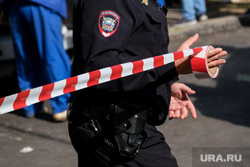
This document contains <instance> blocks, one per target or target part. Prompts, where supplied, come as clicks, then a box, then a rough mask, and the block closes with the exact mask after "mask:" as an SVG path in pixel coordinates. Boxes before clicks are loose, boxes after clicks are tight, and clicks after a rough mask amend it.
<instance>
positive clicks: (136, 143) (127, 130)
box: [114, 110, 148, 158]
mask: <svg viewBox="0 0 250 167" xmlns="http://www.w3.org/2000/svg"><path fill="white" fill-rule="evenodd" d="M147 114H148V111H147V110H143V111H141V112H139V113H136V114H135V115H133V116H132V117H131V118H129V119H127V120H125V121H124V122H122V123H121V124H119V125H115V126H114V137H115V141H116V144H117V147H118V148H117V149H118V152H119V154H120V155H121V156H124V157H130V158H134V157H135V156H136V155H137V154H138V152H139V150H140V148H141V146H142V144H143V142H144V140H145V138H146V135H145V133H143V131H144V128H145V125H146V122H147Z"/></svg>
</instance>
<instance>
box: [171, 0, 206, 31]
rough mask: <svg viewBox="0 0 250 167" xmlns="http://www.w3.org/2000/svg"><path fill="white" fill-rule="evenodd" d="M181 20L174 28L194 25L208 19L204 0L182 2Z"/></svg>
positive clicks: (185, 0) (184, 0) (183, 0)
mask: <svg viewBox="0 0 250 167" xmlns="http://www.w3.org/2000/svg"><path fill="white" fill-rule="evenodd" d="M181 2H182V20H180V21H178V22H177V23H175V24H174V26H187V25H194V24H196V23H197V22H198V21H205V20H207V19H208V16H207V15H206V12H207V6H206V0H182V1H181Z"/></svg>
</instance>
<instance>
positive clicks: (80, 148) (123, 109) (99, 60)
mask: <svg viewBox="0 0 250 167" xmlns="http://www.w3.org/2000/svg"><path fill="white" fill-rule="evenodd" d="M166 13H167V9H166V8H165V7H164V6H163V4H158V3H157V2H156V1H154V0H119V1H115V0H103V1H98V0H76V1H75V4H74V12H73V25H74V26H73V27H74V48H75V59H74V62H73V75H78V74H81V73H85V72H90V71H93V70H97V69H100V68H103V67H108V66H112V65H116V64H121V63H125V62H131V61H135V60H140V59H144V58H148V57H153V56H156V55H160V54H164V53H167V52H168V49H167V47H168V43H169V38H168V29H167V21H166ZM197 39H198V34H196V35H194V36H193V37H191V38H189V39H188V40H187V41H186V42H184V43H183V44H182V45H181V46H180V48H179V49H178V50H183V49H188V48H189V47H190V46H191V45H192V44H193V43H194V42H196V41H197ZM225 54H226V52H225V51H222V49H220V48H216V49H214V50H212V51H211V52H210V54H209V56H208V57H209V62H210V64H209V65H210V66H216V65H219V64H223V63H225V60H224V59H220V60H217V59H218V58H219V57H222V56H224V55H225ZM190 72H191V67H190V60H189V59H188V58H184V59H181V60H180V61H177V62H176V63H171V64H169V65H167V66H163V67H159V68H156V69H152V70H149V71H146V72H142V73H139V74H135V75H133V76H129V77H125V78H122V79H118V80H114V81H111V82H108V83H104V84H100V85H97V86H93V87H90V88H88V89H84V90H81V91H78V92H74V93H72V96H71V100H70V104H69V107H68V119H69V135H70V138H71V141H72V144H73V146H74V148H75V150H76V152H77V154H78V164H79V167H83V166H88V167H92V166H93V167H98V166H100V167H104V166H116V167H120V166H131V167H137V166H144V167H147V166H150V167H166V166H177V162H176V159H175V157H174V156H173V155H172V154H171V151H170V148H169V146H168V144H167V143H166V142H165V138H164V136H163V135H162V134H161V133H160V132H159V131H158V130H157V129H156V128H155V126H156V125H161V124H163V123H164V122H165V120H166V118H167V115H168V113H169V114H170V115H169V118H170V119H171V118H179V117H181V119H184V118H185V117H186V116H187V110H188V109H189V110H190V112H191V114H192V116H193V118H196V111H195V108H194V106H193V104H192V102H191V101H190V100H189V98H188V95H191V94H194V93H195V92H194V91H193V90H191V89H190V88H189V87H187V86H186V85H184V84H180V83H175V81H177V80H178V74H179V73H190ZM170 101H171V103H170Z"/></svg>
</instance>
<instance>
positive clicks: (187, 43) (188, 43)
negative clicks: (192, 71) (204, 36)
mask: <svg viewBox="0 0 250 167" xmlns="http://www.w3.org/2000/svg"><path fill="white" fill-rule="evenodd" d="M198 38H199V34H198V33H196V34H195V35H194V36H192V37H190V38H188V39H187V40H186V41H185V42H183V43H182V44H181V46H180V47H179V48H178V49H177V51H182V50H186V49H190V47H191V46H192V45H193V44H194V43H195V42H197V40H198Z"/></svg>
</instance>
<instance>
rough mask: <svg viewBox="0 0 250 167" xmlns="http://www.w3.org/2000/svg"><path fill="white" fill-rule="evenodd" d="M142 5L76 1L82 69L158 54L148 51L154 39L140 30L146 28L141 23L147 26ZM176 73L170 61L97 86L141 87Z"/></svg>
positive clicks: (76, 39)
mask: <svg viewBox="0 0 250 167" xmlns="http://www.w3.org/2000/svg"><path fill="white" fill-rule="evenodd" d="M140 7H141V6H140V3H138V1H137V0H119V1H113V0H105V1H104V0H103V1H98V0H85V1H78V2H77V3H76V6H75V11H74V47H75V51H76V58H75V62H74V64H75V65H77V69H78V73H83V72H90V71H93V70H97V69H101V68H104V67H109V66H112V65H117V64H121V63H125V62H131V61H135V60H140V59H144V58H147V57H153V56H156V55H153V54H149V53H148V52H147V53H146V51H145V50H147V49H148V47H147V46H151V44H150V40H148V38H146V39H145V38H144V37H145V36H142V35H143V33H141V35H140V33H139V32H142V30H141V27H144V29H146V28H145V25H144V19H145V16H146V15H145V13H144V11H143V10H142V9H141V8H140ZM148 22H152V20H148ZM137 32H138V33H137ZM148 33H150V31H149V32H148ZM137 34H139V35H140V36H139V35H138V36H137ZM151 35H153V34H151ZM144 40H146V41H144ZM147 42H149V44H147ZM166 47H167V46H166ZM144 48H147V49H144ZM155 49H157V48H155ZM151 50H154V49H153V48H152V49H151ZM145 55H146V56H145ZM176 75H177V74H176V70H175V68H174V64H170V65H169V66H168V67H165V66H164V67H159V68H157V69H153V70H149V71H146V72H142V73H139V74H135V75H132V76H129V77H125V78H122V79H118V80H114V81H111V82H107V83H104V84H100V85H97V88H98V89H104V90H110V91H131V90H138V89H142V88H144V87H145V86H148V85H150V84H155V83H156V82H159V81H161V82H169V81H170V80H171V79H172V78H174V77H176ZM165 77H166V79H164V78H165ZM159 78H161V79H159Z"/></svg>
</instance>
